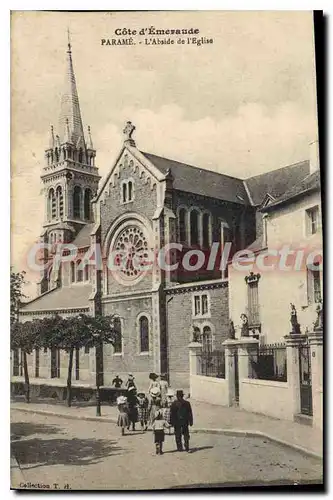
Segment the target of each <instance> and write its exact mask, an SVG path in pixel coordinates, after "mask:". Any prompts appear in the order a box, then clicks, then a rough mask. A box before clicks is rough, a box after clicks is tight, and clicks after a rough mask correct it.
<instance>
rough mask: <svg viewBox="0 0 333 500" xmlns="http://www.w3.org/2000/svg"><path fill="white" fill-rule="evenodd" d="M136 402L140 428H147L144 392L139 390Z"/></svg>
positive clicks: (146, 406)
mask: <svg viewBox="0 0 333 500" xmlns="http://www.w3.org/2000/svg"><path fill="white" fill-rule="evenodd" d="M137 402H138V421H139V422H140V424H141V429H142V430H143V429H144V430H145V431H146V430H147V427H148V404H149V401H148V398H146V395H145V393H144V392H139V393H138V397H137Z"/></svg>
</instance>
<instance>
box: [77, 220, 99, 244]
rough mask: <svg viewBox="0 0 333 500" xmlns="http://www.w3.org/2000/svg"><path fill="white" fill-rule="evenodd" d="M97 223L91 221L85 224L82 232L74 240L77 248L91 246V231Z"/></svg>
mask: <svg viewBox="0 0 333 500" xmlns="http://www.w3.org/2000/svg"><path fill="white" fill-rule="evenodd" d="M94 226H95V223H94V222H92V223H89V224H86V225H85V226H83V228H82V229H81V230H80V232H79V233H78V234H77V236H76V238H75V240H74V241H73V245H76V246H77V248H83V247H89V246H90V242H91V241H90V233H91V231H92V230H93V228H94Z"/></svg>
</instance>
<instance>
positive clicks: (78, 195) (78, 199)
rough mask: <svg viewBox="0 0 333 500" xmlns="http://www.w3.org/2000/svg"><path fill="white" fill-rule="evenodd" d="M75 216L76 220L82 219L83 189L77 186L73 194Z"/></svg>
mask: <svg viewBox="0 0 333 500" xmlns="http://www.w3.org/2000/svg"><path fill="white" fill-rule="evenodd" d="M73 214H74V218H75V219H80V218H81V188H80V187H79V186H75V188H74V193H73Z"/></svg>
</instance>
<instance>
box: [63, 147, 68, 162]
mask: <svg viewBox="0 0 333 500" xmlns="http://www.w3.org/2000/svg"><path fill="white" fill-rule="evenodd" d="M62 154H63V157H64V160H66V156H67V155H66V149H65V148H62Z"/></svg>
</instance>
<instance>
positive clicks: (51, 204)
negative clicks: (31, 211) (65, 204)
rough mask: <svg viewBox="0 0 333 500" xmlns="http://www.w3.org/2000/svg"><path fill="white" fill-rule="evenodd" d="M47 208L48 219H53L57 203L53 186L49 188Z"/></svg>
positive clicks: (55, 214)
mask: <svg viewBox="0 0 333 500" xmlns="http://www.w3.org/2000/svg"><path fill="white" fill-rule="evenodd" d="M47 210H48V219H55V218H56V216H57V205H56V197H55V194H54V189H53V188H52V189H50V191H49V197H48V204H47Z"/></svg>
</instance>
